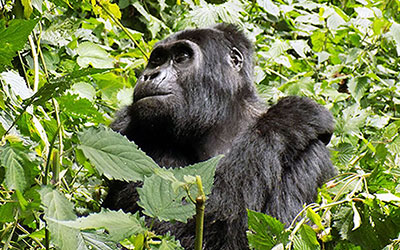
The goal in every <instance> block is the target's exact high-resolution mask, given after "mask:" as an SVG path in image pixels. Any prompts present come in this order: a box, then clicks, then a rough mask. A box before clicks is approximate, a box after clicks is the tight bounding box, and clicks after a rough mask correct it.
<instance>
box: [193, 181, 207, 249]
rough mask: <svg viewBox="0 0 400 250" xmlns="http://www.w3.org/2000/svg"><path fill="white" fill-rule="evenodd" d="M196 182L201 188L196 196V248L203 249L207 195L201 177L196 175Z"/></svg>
mask: <svg viewBox="0 0 400 250" xmlns="http://www.w3.org/2000/svg"><path fill="white" fill-rule="evenodd" d="M196 183H197V187H198V189H199V193H198V196H197V198H196V239H195V243H194V249H195V250H202V249H203V229H204V209H205V207H206V196H205V194H204V191H203V184H202V182H201V177H200V176H199V175H196Z"/></svg>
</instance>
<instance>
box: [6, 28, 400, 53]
mask: <svg viewBox="0 0 400 250" xmlns="http://www.w3.org/2000/svg"><path fill="white" fill-rule="evenodd" d="M389 36H391V37H392V39H393V40H394V42H395V44H396V51H397V56H400V24H398V23H395V22H393V23H392V26H390V31H389ZM0 37H1V33H0ZM0 44H1V42H0Z"/></svg>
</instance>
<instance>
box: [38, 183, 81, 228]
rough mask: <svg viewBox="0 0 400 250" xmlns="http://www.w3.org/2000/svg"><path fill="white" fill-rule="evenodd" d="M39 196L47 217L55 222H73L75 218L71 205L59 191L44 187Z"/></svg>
mask: <svg viewBox="0 0 400 250" xmlns="http://www.w3.org/2000/svg"><path fill="white" fill-rule="evenodd" d="M39 194H40V198H41V200H42V206H43V209H44V213H45V214H46V216H47V217H49V218H53V219H57V220H75V219H76V218H77V217H76V215H75V213H74V207H73V205H72V203H71V202H70V201H69V200H67V198H66V197H65V196H64V195H63V194H62V193H60V192H59V191H57V190H53V189H51V188H50V187H48V186H44V187H43V188H42V189H41V190H40V191H39Z"/></svg>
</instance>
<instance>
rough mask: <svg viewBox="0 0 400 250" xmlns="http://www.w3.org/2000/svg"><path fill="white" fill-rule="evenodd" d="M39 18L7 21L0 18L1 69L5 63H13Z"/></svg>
mask: <svg viewBox="0 0 400 250" xmlns="http://www.w3.org/2000/svg"><path fill="white" fill-rule="evenodd" d="M37 22H38V20H23V19H14V20H11V21H10V22H8V23H7V26H6V22H5V19H2V20H0V71H1V70H3V69H4V66H5V65H11V60H12V59H13V58H14V57H15V56H16V55H17V51H19V50H21V49H23V47H24V45H25V43H26V41H27V40H28V36H29V34H30V33H31V32H32V30H33V28H34V27H35V26H36V24H37Z"/></svg>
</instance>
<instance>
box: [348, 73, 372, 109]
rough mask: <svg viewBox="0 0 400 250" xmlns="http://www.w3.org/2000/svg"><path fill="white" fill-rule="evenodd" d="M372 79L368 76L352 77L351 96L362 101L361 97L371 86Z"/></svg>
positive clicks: (350, 84)
mask: <svg viewBox="0 0 400 250" xmlns="http://www.w3.org/2000/svg"><path fill="white" fill-rule="evenodd" d="M369 83H370V80H369V79H368V78H367V77H356V78H352V79H350V81H349V83H348V86H349V91H350V94H351V96H353V98H354V99H355V100H356V102H357V103H360V100H361V98H363V97H364V93H365V91H366V90H367V88H368V86H369Z"/></svg>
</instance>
